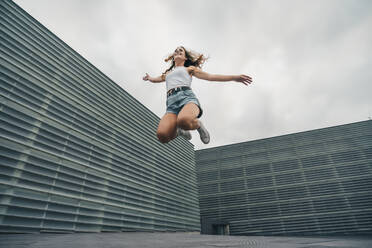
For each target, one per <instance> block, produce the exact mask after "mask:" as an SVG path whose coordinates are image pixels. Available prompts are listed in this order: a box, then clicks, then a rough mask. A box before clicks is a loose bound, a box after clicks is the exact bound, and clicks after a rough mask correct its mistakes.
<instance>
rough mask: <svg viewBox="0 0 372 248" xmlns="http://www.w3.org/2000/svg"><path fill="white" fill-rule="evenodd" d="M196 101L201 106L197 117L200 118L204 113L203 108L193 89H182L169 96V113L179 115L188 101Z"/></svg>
mask: <svg viewBox="0 0 372 248" xmlns="http://www.w3.org/2000/svg"><path fill="white" fill-rule="evenodd" d="M190 102H192V103H195V104H196V105H198V107H199V110H200V111H199V115H198V117H197V118H200V117H201V116H202V114H203V110H202V108H201V107H200V103H199V100H198V99H197V98H196V96H195V94H194V92H192V90H191V89H189V90H180V91H177V92H176V93H174V94H172V95H170V96H168V97H167V113H173V114H176V115H178V113H179V112H180V111H181V109H182V108H183V106H185V105H186V104H187V103H190Z"/></svg>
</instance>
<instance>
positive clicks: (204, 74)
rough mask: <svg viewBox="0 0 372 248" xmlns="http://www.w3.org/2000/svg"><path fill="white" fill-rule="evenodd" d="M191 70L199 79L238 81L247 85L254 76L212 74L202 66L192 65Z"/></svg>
mask: <svg viewBox="0 0 372 248" xmlns="http://www.w3.org/2000/svg"><path fill="white" fill-rule="evenodd" d="M190 70H191V73H192V75H194V76H195V77H197V78H199V79H203V80H208V81H220V82H227V81H236V82H240V83H243V84H245V85H249V84H251V83H252V78H251V77H250V76H247V75H244V74H241V75H217V74H210V73H207V72H205V71H202V70H201V69H200V68H198V67H195V66H190Z"/></svg>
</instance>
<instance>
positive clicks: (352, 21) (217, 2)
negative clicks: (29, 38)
mask: <svg viewBox="0 0 372 248" xmlns="http://www.w3.org/2000/svg"><path fill="white" fill-rule="evenodd" d="M15 2H16V3H18V4H19V5H20V6H21V7H23V8H24V9H25V10H26V11H28V12H29V13H30V14H31V15H33V16H34V17H35V18H36V19H38V20H39V21H41V23H42V24H44V25H46V26H47V27H48V28H49V29H50V30H51V31H52V32H53V33H55V34H56V35H57V36H59V37H60V38H61V39H62V40H64V41H65V42H66V43H67V44H69V45H70V46H71V47H72V48H73V49H75V50H76V51H78V52H79V53H80V54H82V55H83V56H84V57H85V58H86V59H88V60H89V61H90V62H91V63H92V64H94V65H95V66H97V67H98V68H99V69H100V70H102V71H103V72H104V73H105V74H106V75H108V76H109V77H110V78H111V79H112V80H114V81H115V82H116V83H118V84H120V85H121V86H122V87H123V88H124V89H125V90H127V91H128V92H129V93H130V94H132V95H133V96H134V97H136V98H137V99H138V100H139V101H141V102H142V103H143V104H144V105H145V106H146V107H148V108H149V109H150V110H152V111H153V112H154V113H155V114H157V115H158V116H159V117H161V116H162V115H163V114H164V111H165V85H164V84H163V85H162V84H150V83H146V82H143V81H142V80H141V78H142V76H143V74H144V73H145V72H148V73H149V74H150V75H160V73H161V72H162V71H164V70H165V69H166V67H167V65H166V64H165V63H164V62H163V60H164V58H165V56H166V55H167V54H168V53H169V52H171V51H173V50H174V48H175V47H176V46H178V45H184V46H186V47H188V48H191V49H194V50H196V51H200V52H203V53H206V54H207V55H209V56H210V60H209V61H207V63H206V64H205V66H204V70H205V71H207V72H210V73H217V74H238V73H239V74H240V73H246V74H248V75H251V76H253V78H254V84H253V85H251V86H249V87H245V86H243V85H239V84H236V83H231V82H229V83H227V82H226V83H216V82H205V81H201V80H198V79H194V81H193V88H194V91H195V92H196V94H197V96H198V97H199V99H200V101H201V103H202V105H203V108H204V111H205V115H204V117H203V118H202V120H203V121H204V123H205V125H206V126H207V127H208V128H209V130H210V132H211V135H212V140H211V143H210V144H209V145H207V146H205V145H203V144H202V143H201V142H200V141H199V139H198V135H197V133H196V132H194V133H193V135H194V138H193V140H192V142H193V143H194V145H195V147H196V149H199V148H207V147H213V146H217V145H225V144H230V143H235V142H243V141H248V140H252V139H259V138H266V137H271V136H276V135H282V134H287V133H292V132H299V131H305V130H310V129H315V128H321V127H327V126H331V125H337V124H344V123H349V122H354V121H360V120H365V119H367V117H368V114H371V113H372V100H371V99H372V97H371V96H370V92H372V84H371V83H370V81H371V79H372V75H371V70H370V68H371V65H372V56H371V55H372V54H371V50H372V49H371V48H372V47H371V44H372V34H371V32H370V30H372V17H371V15H370V13H371V10H372V3H371V1H362V0H359V1H347V0H345V1H341V0H327V1H320V0H317V1H295V0H293V1H290V0H288V1H243V0H238V1H228V2H227V1H222V0H206V1H196V0H192V1H172V0H158V1H150V0H146V1H136V0H128V1H89V4H88V3H87V2H86V1H73V0H70V1H53V2H51V1H45V0H27V1H26V0H16V1H15Z"/></svg>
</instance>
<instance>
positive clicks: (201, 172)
mask: <svg viewBox="0 0 372 248" xmlns="http://www.w3.org/2000/svg"><path fill="white" fill-rule="evenodd" d="M196 166H197V174H198V182H199V193H200V195H199V198H200V215H201V218H202V220H203V221H202V232H209V231H210V230H211V228H210V226H211V225H212V224H213V223H229V225H230V233H231V234H232V235H244V234H246V235H248V234H332V233H370V234H372V121H370V120H369V121H363V122H358V123H352V124H347V125H342V126H336V127H330V128H325V129H319V130H313V131H308V132H302V133H296V134H290V135H284V136H279V137H273V138H268V139H262V140H256V141H250V142H245V143H239V144H234V145H228V146H222V147H216V148H211V149H205V150H199V151H196Z"/></svg>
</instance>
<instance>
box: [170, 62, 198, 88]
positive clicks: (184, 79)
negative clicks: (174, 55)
mask: <svg viewBox="0 0 372 248" xmlns="http://www.w3.org/2000/svg"><path fill="white" fill-rule="evenodd" d="M191 81H192V77H191V76H190V74H189V73H188V72H187V69H186V67H184V66H177V67H175V68H174V69H173V71H171V72H170V73H168V74H167V76H166V77H165V82H166V83H167V91H169V90H170V89H173V88H176V87H181V86H187V87H191Z"/></svg>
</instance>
